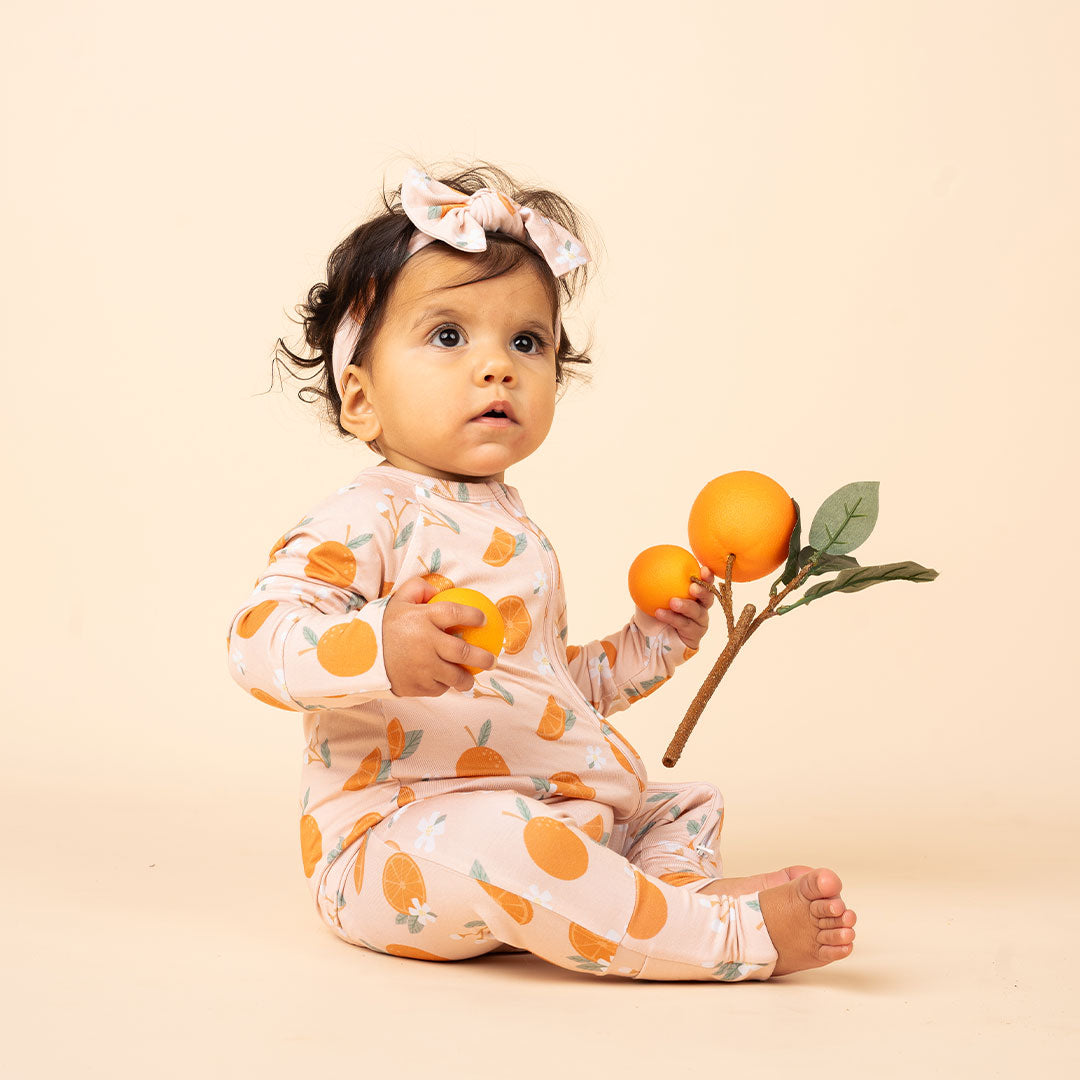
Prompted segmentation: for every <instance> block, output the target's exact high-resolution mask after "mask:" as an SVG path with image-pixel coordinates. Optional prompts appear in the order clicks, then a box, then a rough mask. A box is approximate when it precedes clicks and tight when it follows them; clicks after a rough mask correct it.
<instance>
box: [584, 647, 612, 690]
mask: <svg viewBox="0 0 1080 1080" xmlns="http://www.w3.org/2000/svg"><path fill="white" fill-rule="evenodd" d="M610 671H611V665H610V664H609V663H608V658H607V653H606V652H603V651H601V653H600V655H599V656H593V657H591V658H590V660H589V678H590V679H595V680H596V681H597V682H601V681H603V678H604V674H603V673H604V672H610Z"/></svg>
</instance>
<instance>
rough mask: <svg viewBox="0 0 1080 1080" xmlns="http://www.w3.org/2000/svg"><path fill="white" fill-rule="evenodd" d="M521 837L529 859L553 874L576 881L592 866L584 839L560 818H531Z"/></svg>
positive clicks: (553, 875) (547, 872) (564, 879)
mask: <svg viewBox="0 0 1080 1080" xmlns="http://www.w3.org/2000/svg"><path fill="white" fill-rule="evenodd" d="M522 838H523V839H524V841H525V850H526V851H527V852H528V853H529V858H531V859H532V861H533V862H534V863H536V865H537V866H539V867H540V869H541V870H543V871H544V872H545V873H546V874H550V875H551V876H552V877H557V878H560V879H562V880H563V881H573V880H574V879H575V878H579V877H581V875H582V874H584V873H585V871H586V870H587V869H588V868H589V852H588V850H587V849H586V847H585V842H584V841H583V840H582V839H581V838H580V837H578V836H575V835H574V834H573V833H572V832H571V831H570V829H569V828H567V826H566V825H564V824H563V823H562V822H561V821H559V820H558V819H557V818H553V817H533V818H529V820H528V822H527V823H526V825H525V829H524V831H523V832H522Z"/></svg>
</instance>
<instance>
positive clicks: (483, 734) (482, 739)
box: [476, 720, 491, 746]
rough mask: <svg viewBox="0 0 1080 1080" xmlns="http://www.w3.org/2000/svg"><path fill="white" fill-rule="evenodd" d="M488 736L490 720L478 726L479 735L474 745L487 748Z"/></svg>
mask: <svg viewBox="0 0 1080 1080" xmlns="http://www.w3.org/2000/svg"><path fill="white" fill-rule="evenodd" d="M490 735H491V721H490V720H485V721H484V722H483V723H482V724H481V725H480V734H479V736H478V737H477V740H476V745H477V746H487V741H488V736H490Z"/></svg>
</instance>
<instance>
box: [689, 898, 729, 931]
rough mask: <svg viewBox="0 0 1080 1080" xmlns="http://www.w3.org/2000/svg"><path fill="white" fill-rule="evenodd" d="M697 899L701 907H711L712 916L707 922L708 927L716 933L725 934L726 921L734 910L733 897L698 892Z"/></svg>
mask: <svg viewBox="0 0 1080 1080" xmlns="http://www.w3.org/2000/svg"><path fill="white" fill-rule="evenodd" d="M697 900H698V903H699V904H701V905H702V906H703V907H708V908H712V915H713V918H712V920H711V921H710V923H709V929H710V930H712V931H713V932H714V933H717V934H726V933H727V931H728V927H727V925H726V923H727V922H729V921H730V919H731V916H732V915H733V914H734V912H735V897H734V896H716V895H715V894H714V893H705V894H702V893H698V894H697Z"/></svg>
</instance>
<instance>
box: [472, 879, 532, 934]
mask: <svg viewBox="0 0 1080 1080" xmlns="http://www.w3.org/2000/svg"><path fill="white" fill-rule="evenodd" d="M475 880H476V884H477V885H479V886H480V888H481V889H483V890H484V892H486V893H487V894H488V896H490V897H491V898H492V900H494V901H495V903H496V904H498V905H499V907H501V908H502V909H503V911H505V912H506V914H507V915H509V916H510V918H511V919H513V920H514V922H516V923H518V924H519V925H521V926H524V925H525V924H526V923H528V922H532V917H533V906H532V904H530V903H529V901H528V900H526V899H525V897H524V896H518V895H517V893H512V892H508V891H507V890H506V889H500V888H499V887H498V886H497V885H492V884H491V883H490V882H487V881H481V880H480V879H479V878H476V879H475Z"/></svg>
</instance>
